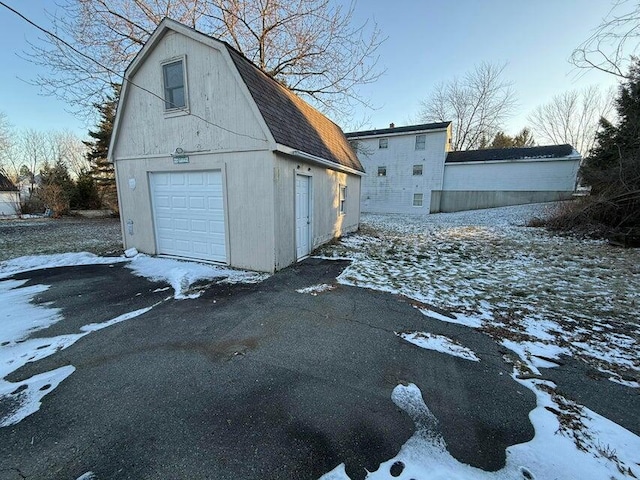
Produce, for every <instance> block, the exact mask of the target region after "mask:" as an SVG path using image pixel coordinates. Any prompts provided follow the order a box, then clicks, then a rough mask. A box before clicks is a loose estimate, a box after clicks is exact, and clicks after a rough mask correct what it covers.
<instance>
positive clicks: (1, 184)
mask: <svg viewBox="0 0 640 480" xmlns="http://www.w3.org/2000/svg"><path fill="white" fill-rule="evenodd" d="M16 190H18V189H17V188H16V186H15V185H14V184H13V183H11V180H9V179H8V178H7V177H5V176H4V175H3V174H2V173H0V192H15V191H16Z"/></svg>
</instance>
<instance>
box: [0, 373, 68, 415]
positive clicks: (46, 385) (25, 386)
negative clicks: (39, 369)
mask: <svg viewBox="0 0 640 480" xmlns="http://www.w3.org/2000/svg"><path fill="white" fill-rule="evenodd" d="M75 370H76V369H75V367H73V366H72V365H67V366H65V367H60V368H56V369H55V370H51V371H50V372H45V373H41V374H39V375H34V376H33V377H31V378H28V379H27V380H24V381H22V382H20V383H19V384H16V388H15V389H14V390H13V391H12V392H9V393H5V394H3V392H2V383H4V382H3V381H0V398H3V399H4V400H9V401H10V402H11V403H14V402H15V403H16V404H17V405H18V407H16V408H15V409H13V410H12V411H11V413H10V414H9V415H8V416H6V417H4V418H2V419H0V427H8V426H9V425H15V424H16V423H18V422H20V421H21V420H23V419H24V418H26V417H28V416H29V415H31V414H32V413H35V412H37V411H38V410H39V409H40V405H42V402H41V400H42V397H44V396H45V395H47V394H48V393H51V392H52V391H53V390H55V388H56V387H57V386H58V385H59V384H60V382H62V381H63V380H64V379H65V378H67V377H68V376H69V375H71V374H72V373H73V372H74V371H75Z"/></svg>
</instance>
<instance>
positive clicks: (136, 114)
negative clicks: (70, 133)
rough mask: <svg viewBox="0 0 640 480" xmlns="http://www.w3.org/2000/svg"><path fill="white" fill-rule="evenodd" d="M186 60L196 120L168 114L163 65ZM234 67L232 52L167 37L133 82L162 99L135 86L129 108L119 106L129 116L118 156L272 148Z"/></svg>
mask: <svg viewBox="0 0 640 480" xmlns="http://www.w3.org/2000/svg"><path fill="white" fill-rule="evenodd" d="M182 56H186V71H187V74H186V82H187V89H188V107H189V112H188V113H191V115H190V114H188V113H183V112H179V113H175V112H174V113H166V112H165V110H164V101H163V100H161V99H162V98H164V92H163V83H162V63H163V62H165V61H167V60H170V59H179V58H181V57H182ZM229 62H231V59H230V58H229V56H228V53H227V52H226V50H218V49H216V48H213V47H211V46H208V45H203V44H201V43H200V42H197V41H195V40H193V39H191V38H188V37H186V36H184V35H181V34H178V33H175V32H169V33H167V34H166V35H165V37H164V38H163V39H162V41H160V43H159V44H158V45H157V46H156V47H155V48H154V49H153V50H152V51H151V52H150V53H149V56H148V57H147V58H146V60H145V61H144V62H143V63H142V65H141V66H140V68H139V70H138V71H137V72H135V75H134V76H133V79H132V80H133V82H134V83H135V84H137V85H142V86H144V88H145V89H147V90H150V91H151V92H153V93H155V94H156V95H157V97H156V96H153V95H151V94H150V93H149V92H146V91H144V90H141V89H140V88H136V87H135V86H132V85H129V88H127V95H126V98H125V100H124V102H123V103H124V104H121V105H120V106H119V108H121V109H123V111H124V112H126V115H121V117H120V120H119V122H120V123H119V126H118V137H117V145H116V146H115V149H114V151H113V152H111V154H112V157H113V158H115V159H119V158H140V157H144V156H154V155H162V156H165V155H168V154H170V153H172V152H174V151H175V149H176V148H178V147H179V148H182V149H183V150H185V151H188V152H194V151H201V152H215V151H238V150H253V149H265V148H268V147H270V145H269V142H268V138H267V134H266V133H265V131H264V129H263V124H262V120H261V117H259V116H258V114H257V107H256V106H255V105H254V104H253V103H252V102H250V99H249V98H248V97H247V95H249V94H248V91H247V90H246V86H245V85H244V84H242V83H241V82H240V79H239V75H238V73H237V71H236V70H235V69H234V67H232V65H230V64H229ZM199 117H200V118H199ZM203 119H204V120H203ZM217 125H219V126H221V127H223V128H220V127H218V126H217ZM232 132H237V134H235V133H232ZM271 147H272V146H271Z"/></svg>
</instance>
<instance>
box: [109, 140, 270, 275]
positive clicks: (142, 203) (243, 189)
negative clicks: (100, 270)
mask: <svg viewBox="0 0 640 480" xmlns="http://www.w3.org/2000/svg"><path fill="white" fill-rule="evenodd" d="M272 156H273V154H272V153H271V152H268V151H264V152H240V153H226V154H208V155H190V156H189V163H188V164H178V165H176V164H174V163H173V160H172V158H171V157H164V158H153V159H148V158H147V159H137V160H119V161H117V162H116V164H115V165H116V177H117V182H118V195H119V201H120V208H121V211H120V216H121V221H122V229H123V239H124V244H125V248H131V247H135V248H137V249H138V250H139V251H140V252H143V253H149V254H156V253H157V250H156V242H155V232H154V224H153V211H152V205H151V193H150V186H149V172H163V171H180V170H187V171H188V170H191V171H195V170H218V169H220V170H221V171H222V174H223V183H224V187H225V213H226V224H225V230H226V232H227V256H228V263H229V265H231V266H233V267H237V268H246V269H250V270H258V271H267V272H270V271H273V265H274V262H275V260H274V238H273V234H272V233H271V232H273V210H272V208H270V207H271V205H273V183H272V182H271V179H272V177H273V174H272V165H273V164H272V161H271V158H272ZM132 185H133V186H134V188H132ZM130 222H132V223H130ZM129 225H132V228H133V234H131V233H130V232H129Z"/></svg>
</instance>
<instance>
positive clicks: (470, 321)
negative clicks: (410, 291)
mask: <svg viewBox="0 0 640 480" xmlns="http://www.w3.org/2000/svg"><path fill="white" fill-rule="evenodd" d="M419 310H420V312H422V313H423V314H424V315H426V316H427V317H430V318H434V319H436V320H440V321H441V322H449V323H456V324H458V325H464V326H465V327H470V328H480V327H482V319H481V318H476V317H470V316H468V315H463V314H461V313H457V314H452V316H453V317H455V318H451V317H449V316H447V315H442V314H440V313H438V312H434V311H433V310H429V309H425V308H420V309H419Z"/></svg>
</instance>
